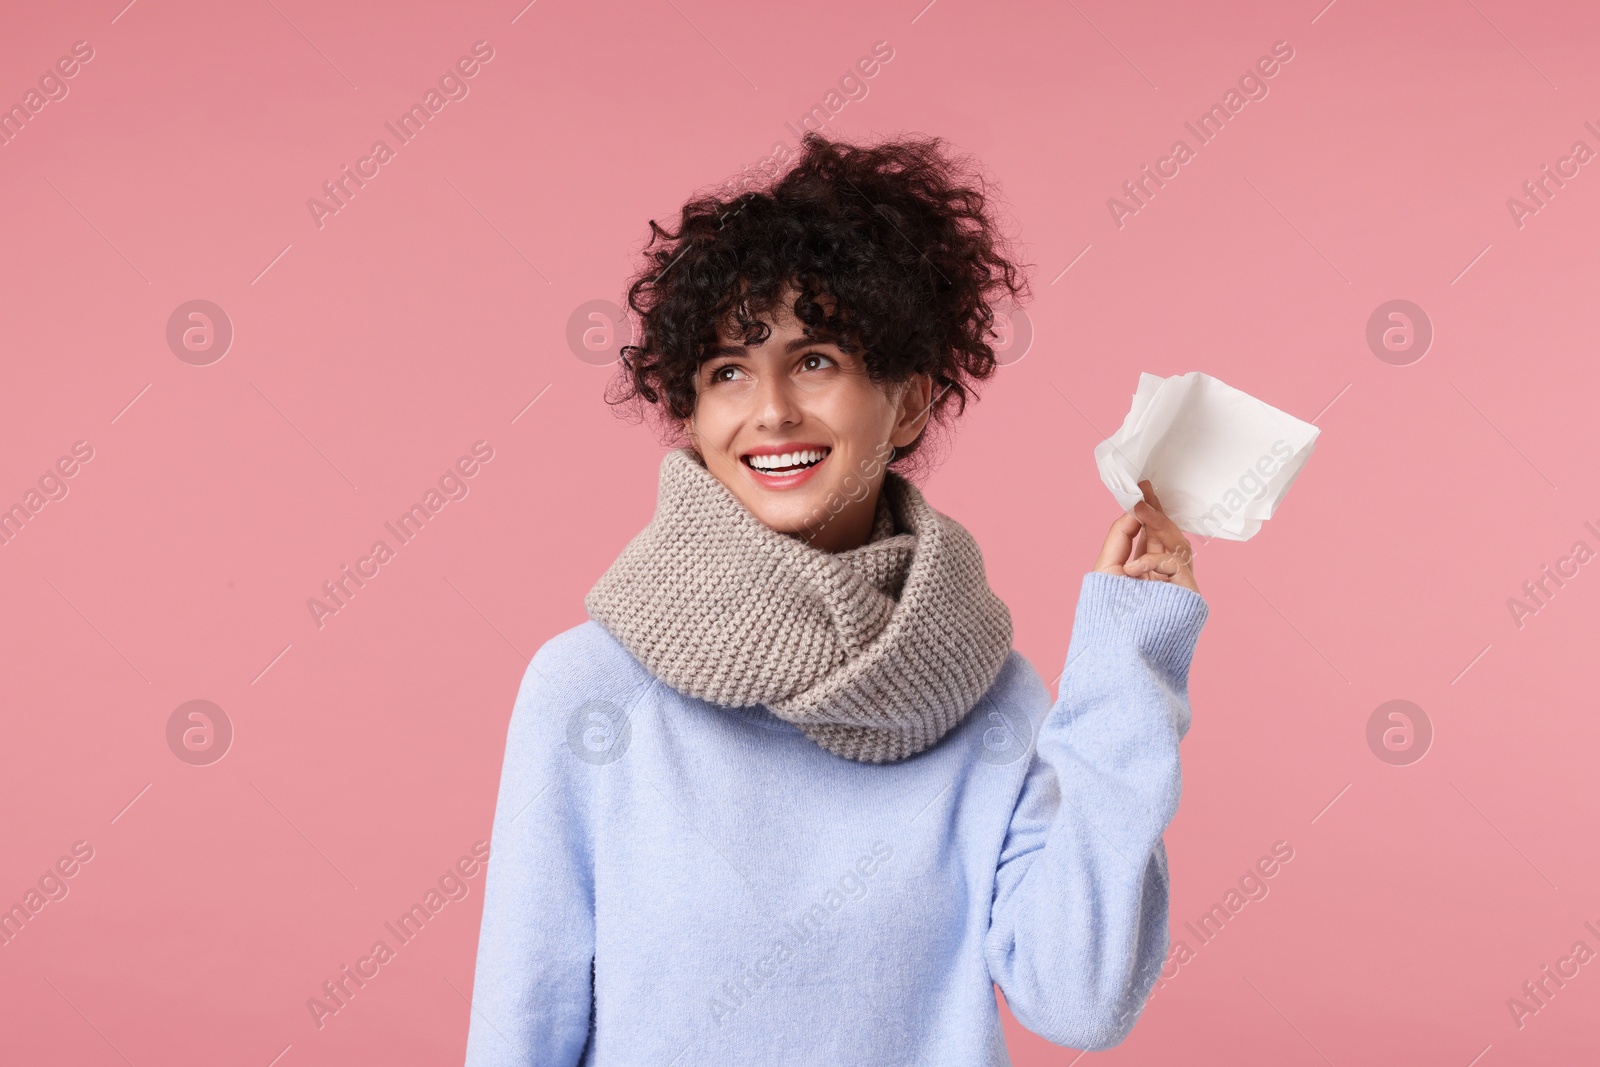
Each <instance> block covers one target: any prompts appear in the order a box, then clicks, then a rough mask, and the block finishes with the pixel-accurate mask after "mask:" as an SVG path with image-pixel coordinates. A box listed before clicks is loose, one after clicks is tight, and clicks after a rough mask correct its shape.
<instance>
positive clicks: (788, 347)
mask: <svg viewBox="0 0 1600 1067" xmlns="http://www.w3.org/2000/svg"><path fill="white" fill-rule="evenodd" d="M811 345H833V346H834V347H835V348H837V347H838V345H839V343H838V342H837V341H835V340H833V339H832V338H828V337H796V338H794V339H793V340H791V341H789V342H788V343H787V344H785V345H784V346H783V351H784V354H785V355H787V354H788V353H790V352H795V351H798V350H800V349H802V348H807V347H809V346H811ZM749 351H750V350H749V349H748V348H746V347H745V346H744V345H726V344H719V345H714V346H712V347H711V348H710V349H709V350H708V351H707V352H706V355H707V356H708V357H710V356H742V355H745V354H747V353H748V352H749Z"/></svg>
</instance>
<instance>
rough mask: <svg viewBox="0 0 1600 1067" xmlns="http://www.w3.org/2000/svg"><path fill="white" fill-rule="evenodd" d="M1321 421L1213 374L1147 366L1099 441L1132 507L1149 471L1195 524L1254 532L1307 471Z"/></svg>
mask: <svg viewBox="0 0 1600 1067" xmlns="http://www.w3.org/2000/svg"><path fill="white" fill-rule="evenodd" d="M1321 432H1322V431H1321V429H1320V428H1318V427H1316V426H1313V425H1312V424H1311V423H1309V422H1302V421H1301V420H1300V419H1297V418H1295V417H1294V416H1293V415H1289V414H1287V413H1285V412H1282V411H1279V410H1278V409H1277V408H1275V407H1273V406H1272V405H1270V404H1267V403H1263V402H1262V401H1260V400H1257V399H1256V398H1255V397H1253V396H1251V395H1250V394H1249V393H1245V392H1241V391H1240V390H1238V389H1235V388H1233V386H1231V385H1225V384H1224V383H1222V382H1220V381H1218V380H1217V379H1215V378H1213V377H1211V376H1210V375H1209V374H1202V373H1200V372H1199V371H1190V372H1189V373H1188V374H1178V375H1174V376H1173V377H1171V378H1162V377H1160V376H1158V375H1155V374H1141V375H1139V388H1138V391H1136V392H1135V393H1134V394H1133V407H1132V409H1131V410H1129V412H1128V417H1127V418H1126V419H1123V420H1122V428H1121V429H1119V430H1118V431H1117V432H1116V433H1114V434H1112V435H1111V436H1110V437H1108V438H1106V439H1105V440H1104V441H1101V442H1100V443H1099V444H1098V445H1096V446H1095V449H1094V459H1095V463H1096V465H1098V466H1099V468H1100V480H1101V481H1102V482H1104V483H1105V485H1106V488H1107V489H1110V490H1111V495H1112V496H1114V497H1116V498H1117V503H1118V504H1120V505H1122V507H1123V509H1124V510H1126V509H1130V508H1132V507H1133V506H1134V505H1135V504H1137V503H1138V502H1139V501H1140V500H1143V499H1144V493H1143V491H1142V490H1140V488H1139V482H1140V481H1141V480H1143V479H1147V478H1148V479H1149V480H1150V483H1151V485H1152V486H1154V488H1155V491H1156V495H1157V496H1158V497H1160V499H1161V508H1162V510H1163V511H1165V512H1166V513H1167V516H1168V517H1169V518H1171V519H1172V521H1173V522H1175V523H1177V525H1178V528H1179V529H1180V530H1183V531H1185V532H1186V533H1192V534H1200V535H1202V536H1204V537H1222V538H1226V539H1227V540H1230V541H1248V540H1249V539H1250V538H1252V537H1254V536H1255V534H1256V531H1258V530H1260V529H1261V523H1262V522H1263V521H1264V520H1266V519H1269V518H1271V517H1272V513H1273V512H1274V511H1275V510H1277V507H1278V504H1279V503H1280V502H1281V501H1282V500H1283V497H1284V494H1285V493H1287V492H1288V491H1289V486H1290V485H1292V484H1294V480H1295V478H1296V477H1298V476H1299V474H1300V470H1301V468H1303V467H1304V466H1305V463H1306V460H1307V459H1309V458H1310V457H1311V450H1312V449H1313V448H1314V447H1315V446H1316V441H1317V435H1318V434H1319V433H1321Z"/></svg>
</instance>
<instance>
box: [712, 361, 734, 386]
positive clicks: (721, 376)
mask: <svg viewBox="0 0 1600 1067" xmlns="http://www.w3.org/2000/svg"><path fill="white" fill-rule="evenodd" d="M738 369H739V368H738V367H736V366H734V365H733V364H732V363H724V364H723V365H722V366H720V367H718V368H717V369H716V370H714V371H712V372H711V380H712V382H730V381H732V380H733V379H732V378H731V377H727V376H726V375H729V374H731V373H732V372H734V371H736V370H738Z"/></svg>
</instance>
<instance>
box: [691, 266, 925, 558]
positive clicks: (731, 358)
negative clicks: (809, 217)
mask: <svg viewBox="0 0 1600 1067" xmlns="http://www.w3.org/2000/svg"><path fill="white" fill-rule="evenodd" d="M794 295H795V294H794V293H793V292H792V291H790V292H787V293H785V294H784V298H783V299H782V300H781V301H780V302H779V304H778V306H777V308H776V309H775V312H774V314H775V317H776V321H772V320H767V323H768V325H769V326H771V328H772V331H771V333H770V334H768V336H767V339H766V340H765V341H764V342H762V343H761V344H759V345H752V346H748V347H747V346H745V345H742V344H740V343H739V341H738V339H736V338H734V336H733V335H732V334H731V333H730V332H729V331H728V329H727V326H726V325H725V326H724V328H723V332H722V335H721V337H720V341H721V342H722V343H721V344H720V345H719V346H718V347H717V348H716V349H714V350H713V354H712V355H711V357H710V358H709V359H707V360H706V361H705V362H704V363H702V364H701V365H700V368H699V371H698V374H697V376H696V380H695V390H696V402H695V413H694V417H693V418H692V419H691V420H690V423H689V427H688V429H689V437H690V440H691V441H692V443H693V445H694V447H695V449H696V451H698V452H699V453H700V455H701V456H702V457H703V458H704V460H705V464H706V468H707V469H708V470H710V471H711V473H712V474H714V475H716V476H717V479H718V480H719V481H721V482H722V484H724V485H726V486H727V487H728V488H729V489H730V490H731V491H732V492H733V495H734V496H736V497H737V498H738V499H739V501H740V502H741V503H743V504H744V506H745V507H746V508H747V509H749V511H750V512H751V514H753V515H755V517H756V518H757V519H759V520H760V521H761V522H763V523H765V524H766V525H767V526H769V527H771V528H772V529H774V530H777V531H778V532H779V533H786V534H793V535H795V536H798V537H800V538H801V539H802V540H805V541H808V542H809V543H810V544H812V545H814V546H815V547H817V548H820V549H823V550H824V551H828V552H839V551H842V550H844V549H848V548H854V547H855V546H857V545H861V544H864V543H865V542H866V540H867V538H868V536H870V534H871V532H872V519H873V515H874V512H875V509H876V507H877V501H878V490H879V488H880V487H881V486H882V484H883V477H884V472H885V470H886V469H887V466H888V463H889V458H890V448H891V447H896V448H900V447H904V446H906V445H909V444H910V443H911V442H912V441H914V440H916V437H917V434H918V433H920V432H921V430H922V427H923V424H924V423H925V422H926V421H927V414H928V407H929V400H930V396H931V391H932V381H931V379H930V378H929V377H928V376H927V375H925V374H923V375H917V376H915V377H913V378H911V379H909V380H908V381H905V382H897V383H885V384H883V385H880V384H878V383H876V382H873V381H872V380H871V379H869V378H868V377H867V371H866V365H865V363H864V362H863V361H862V357H861V355H860V354H857V355H846V354H845V353H844V352H842V351H841V350H840V349H839V347H838V346H837V345H835V344H832V343H830V342H826V341H817V340H812V339H810V338H808V337H807V336H806V334H805V332H804V327H803V325H802V324H801V323H800V322H798V321H797V320H796V319H795V317H794V313H793V310H792V308H793V304H794ZM821 302H822V303H823V304H824V305H825V306H826V304H827V301H826V298H821Z"/></svg>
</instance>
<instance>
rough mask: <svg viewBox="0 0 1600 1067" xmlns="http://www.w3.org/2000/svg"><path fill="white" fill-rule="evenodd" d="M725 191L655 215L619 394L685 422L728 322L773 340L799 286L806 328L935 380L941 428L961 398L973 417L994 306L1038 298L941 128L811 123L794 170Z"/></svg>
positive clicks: (884, 369) (631, 297)
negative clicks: (914, 130) (673, 218)
mask: <svg viewBox="0 0 1600 1067" xmlns="http://www.w3.org/2000/svg"><path fill="white" fill-rule="evenodd" d="M726 192H727V187H726V185H725V186H724V187H723V189H722V190H719V193H721V194H725V193H726ZM719 193H713V194H703V195H698V196H695V197H693V198H692V199H690V200H689V201H688V202H687V203H685V204H684V206H683V211H682V218H681V220H680V223H679V226H678V229H677V232H676V233H674V232H671V231H669V230H666V229H664V228H662V227H661V226H660V225H658V224H657V223H656V220H654V219H651V220H650V230H651V237H650V240H649V242H647V243H646V245H645V247H644V250H643V259H644V262H643V264H642V266H641V267H640V269H639V271H638V273H636V274H635V275H634V277H633V278H632V279H631V282H630V285H629V287H628V296H627V302H628V307H629V308H630V309H631V310H632V312H633V313H634V314H635V315H636V316H637V319H638V328H637V330H636V333H635V336H636V338H637V339H638V340H639V343H638V344H631V345H624V346H623V347H622V349H621V353H620V357H619V363H620V367H619V370H618V373H617V376H616V378H615V379H613V381H612V382H611V384H610V386H609V387H608V388H607V395H606V400H607V402H608V403H610V404H614V405H629V406H631V407H633V408H634V409H636V410H637V409H638V408H639V407H640V404H639V402H640V401H645V402H648V403H649V404H650V405H652V406H653V408H654V410H655V411H657V412H658V413H659V414H660V415H661V416H664V419H665V421H667V422H668V423H669V424H670V425H671V426H672V428H673V429H675V430H681V428H682V424H683V423H684V422H685V421H686V420H688V419H689V418H690V416H691V415H693V413H694V408H695V395H696V394H695V377H696V373H697V371H698V369H699V367H700V365H701V363H703V362H704V361H705V359H706V358H707V356H706V354H705V353H707V352H708V351H709V350H710V348H711V347H712V346H714V345H716V344H717V343H718V328H719V326H720V325H722V324H724V323H725V322H729V321H730V319H731V322H733V323H736V324H737V333H742V334H743V341H744V343H745V344H750V345H756V344H761V343H762V342H763V341H765V340H766V338H767V337H768V335H769V334H770V333H771V330H770V329H769V328H768V326H767V325H766V324H765V323H764V322H761V321H759V320H760V319H762V318H769V319H770V317H771V312H772V311H773V310H774V308H775V306H776V305H777V303H778V301H779V299H780V298H781V296H782V294H783V292H784V290H785V289H786V288H790V287H792V288H793V289H794V291H795V292H796V293H797V296H796V299H795V303H794V306H793V311H794V314H795V317H796V319H797V320H798V321H799V322H800V323H801V324H802V325H803V326H804V327H805V329H806V332H807V333H808V334H812V335H814V336H818V337H821V338H823V339H830V340H834V342H835V343H837V344H838V345H839V347H840V348H841V350H843V351H845V352H848V353H864V356H863V359H864V362H865V365H866V369H867V374H868V377H869V378H871V379H872V380H873V381H877V382H884V381H903V380H905V379H907V378H909V377H911V376H912V375H915V374H919V373H926V374H928V375H929V376H930V377H931V378H932V380H933V403H932V411H931V413H930V420H929V422H930V425H932V424H933V423H934V422H938V423H939V424H944V423H945V422H946V421H947V420H948V416H947V409H948V407H949V405H950V403H951V402H952V401H955V402H956V403H957V404H958V407H957V410H956V414H957V415H959V414H961V413H963V412H965V411H966V406H967V398H968V396H969V395H972V396H974V397H976V395H977V394H976V390H975V389H974V383H975V382H977V381H980V380H983V379H986V378H988V377H990V376H991V375H992V374H993V373H994V371H995V368H996V365H997V364H996V360H995V353H994V350H993V349H992V348H991V347H990V345H989V343H988V341H989V339H990V338H991V336H992V335H991V330H992V328H993V325H994V318H995V306H996V304H998V303H1001V302H1002V301H1006V300H1010V301H1013V302H1020V301H1021V300H1022V299H1024V298H1025V297H1026V296H1027V292H1028V289H1027V286H1028V283H1027V278H1026V274H1025V272H1024V270H1023V266H1024V265H1019V264H1016V263H1013V262H1012V260H1011V258H1009V242H1008V241H1007V240H1006V239H1005V237H1004V236H1003V235H1002V234H1001V232H1000V230H999V226H998V224H997V222H996V220H995V219H994V218H993V217H991V215H992V213H991V210H990V207H989V204H990V200H991V199H992V197H993V191H992V188H991V186H990V184H989V183H988V182H987V181H986V180H985V178H984V177H983V175H982V172H981V171H979V170H978V168H977V167H976V166H975V165H974V164H973V163H972V162H971V160H970V159H969V158H967V157H951V156H950V155H949V154H948V153H946V151H945V149H944V142H943V141H942V140H941V139H940V138H938V137H928V138H914V137H912V138H899V139H895V140H886V141H883V142H880V143H878V144H874V145H852V144H847V143H843V142H840V141H835V140H830V139H827V138H825V137H823V136H821V135H820V134H818V133H816V132H815V131H811V132H808V133H807V134H806V135H805V137H804V138H803V139H802V141H801V142H800V150H799V153H798V157H797V158H796V160H795V161H794V163H793V165H792V166H791V167H790V169H789V170H788V171H787V172H786V173H783V174H782V175H781V176H779V177H776V178H774V179H773V180H772V181H771V182H770V183H769V184H767V185H766V186H765V187H758V188H754V189H747V190H746V191H743V192H739V193H738V194H737V195H719ZM658 241H659V242H660V243H659V244H658ZM824 295H826V296H827V297H828V298H831V299H830V300H829V303H830V304H831V305H832V312H833V313H832V315H829V313H828V309H827V308H826V307H824V305H823V304H820V303H818V297H820V296H824ZM730 328H731V327H730ZM737 333H736V335H737ZM927 436H928V434H927V433H926V432H924V433H922V434H920V435H919V436H918V437H917V439H916V441H915V442H913V443H912V444H911V445H909V446H907V447H905V448H902V449H900V450H899V452H898V454H897V455H896V460H895V461H896V463H899V461H900V460H902V459H904V458H905V457H907V456H909V455H910V454H911V453H912V452H913V451H915V450H916V448H917V446H918V445H920V444H922V442H923V440H924V439H925V438H926V437H927Z"/></svg>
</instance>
